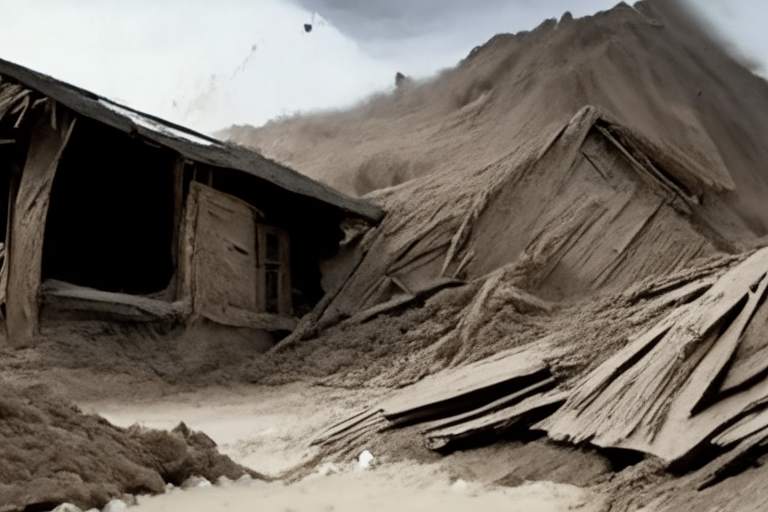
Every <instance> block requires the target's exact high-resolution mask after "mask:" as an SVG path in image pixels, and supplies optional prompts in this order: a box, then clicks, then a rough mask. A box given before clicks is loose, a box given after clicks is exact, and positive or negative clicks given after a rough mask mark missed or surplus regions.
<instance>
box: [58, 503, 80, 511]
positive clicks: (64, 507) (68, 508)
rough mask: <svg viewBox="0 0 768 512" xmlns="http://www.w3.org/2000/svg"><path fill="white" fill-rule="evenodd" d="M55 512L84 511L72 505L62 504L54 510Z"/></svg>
mask: <svg viewBox="0 0 768 512" xmlns="http://www.w3.org/2000/svg"><path fill="white" fill-rule="evenodd" d="M53 512H83V509H81V508H80V507H78V506H77V505H73V504H72V503H62V504H61V505H59V506H58V507H56V508H55V509H53Z"/></svg>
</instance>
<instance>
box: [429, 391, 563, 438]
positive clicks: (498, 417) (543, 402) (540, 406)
mask: <svg viewBox="0 0 768 512" xmlns="http://www.w3.org/2000/svg"><path fill="white" fill-rule="evenodd" d="M567 397H568V392H566V391H554V392H551V393H542V394H537V395H533V396H531V397H528V398H526V399H525V400H523V401H522V402H519V403H517V404H515V405H513V406H512V407H507V408H505V409H501V410H499V411H496V412H493V413H491V414H487V415H483V416H480V417H478V418H475V419H472V420H469V421H465V422H463V423H459V424H457V425H453V426H450V427H446V428H442V429H438V430H433V431H431V432H428V433H427V434H425V436H424V439H425V442H426V444H427V446H428V447H429V448H430V449H432V450H440V449H443V448H445V447H447V446H448V445H449V444H451V443H454V442H456V441H460V440H462V439H467V438H469V437H472V436H477V435H484V434H489V433H492V432H493V433H496V434H499V433H502V432H504V431H505V430H508V429H509V428H511V427H513V426H514V425H516V424H517V423H518V422H520V421H522V420H525V419H526V418H529V417H531V416H533V415H537V414H539V413H541V412H542V411H545V410H547V409H556V408H557V407H559V406H560V405H562V404H563V403H564V402H565V400H566V398H567Z"/></svg>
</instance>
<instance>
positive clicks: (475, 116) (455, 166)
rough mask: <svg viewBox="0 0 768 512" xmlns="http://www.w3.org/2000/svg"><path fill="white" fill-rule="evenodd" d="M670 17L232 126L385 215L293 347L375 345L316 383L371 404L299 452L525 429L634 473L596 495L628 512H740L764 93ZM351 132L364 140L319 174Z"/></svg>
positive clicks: (762, 307) (755, 502) (505, 46)
mask: <svg viewBox="0 0 768 512" xmlns="http://www.w3.org/2000/svg"><path fill="white" fill-rule="evenodd" d="M688 24H689V20H688V18H686V17H685V16H681V15H680V13H679V12H677V11H676V10H675V9H673V8H672V7H670V3H669V2H639V3H637V4H636V5H635V6H634V7H630V6H627V5H625V4H621V5H619V6H617V7H616V8H614V9H613V10H611V11H608V12H604V13H600V14H598V15H596V16H594V17H588V18H583V19H579V20H574V19H573V18H572V17H570V16H564V17H563V18H562V19H561V20H560V21H559V22H558V21H555V20H550V21H548V22H545V23H544V24H542V25H541V26H540V27H538V28H537V29H535V30H533V31H531V32H529V33H521V34H516V35H508V34H507V35H499V36H496V37H494V38H493V39H491V40H490V41H489V42H488V43H487V44H485V45H483V46H482V47H479V48H476V49H475V50H473V51H472V53H471V54H470V55H469V56H468V57H467V58H466V59H465V60H464V61H462V62H461V63H460V64H459V65H458V66H457V67H456V68H455V69H453V70H450V71H448V72H446V73H444V74H442V75H440V76H439V77H437V78H436V79H435V80H433V81H431V82H426V83H423V84H413V85H411V86H409V88H402V89H400V90H399V91H398V92H397V93H396V94H394V95H392V96H391V98H390V97H388V98H379V99H377V100H376V102H375V103H373V104H372V105H370V106H366V105H364V106H361V107H358V108H357V109H356V110H353V111H351V112H342V113H333V114H327V115H323V116H320V115H317V116H308V117H307V118H305V119H301V118H294V119H290V120H286V121H284V122H283V123H282V124H279V123H275V124H273V125H271V126H266V127H263V128H260V129H254V130H253V131H252V132H248V131H246V130H243V129H242V128H239V129H238V130H232V131H231V134H234V135H235V136H237V137H236V138H237V139H238V140H240V141H241V142H246V140H245V136H246V135H248V134H249V133H250V135H251V136H252V137H253V138H252V140H253V143H254V144H257V145H259V146H261V147H270V148H273V149H271V151H272V156H274V157H275V158H284V159H286V160H288V159H289V158H290V154H294V155H296V156H295V157H293V160H292V161H291V163H292V165H295V166H296V167H297V168H299V169H302V171H304V172H307V173H308V174H313V175H315V176H317V177H318V178H323V179H325V180H327V181H328V182H332V183H340V182H342V181H344V180H347V182H349V183H354V182H355V180H356V179H358V181H359V182H360V183H361V188H360V190H362V191H365V192H369V193H368V195H367V196H366V197H367V198H369V199H371V200H372V201H374V202H376V203H377V204H379V205H381V206H382V207H384V208H385V209H386V211H387V212H388V215H387V217H386V219H384V221H383V222H382V223H381V225H380V226H379V227H378V228H377V229H376V230H374V231H373V232H372V233H370V234H369V235H367V236H366V237H365V239H364V240H363V243H362V245H361V249H362V250H363V251H364V253H365V256H364V257H363V259H362V261H361V263H360V264H359V266H357V268H356V270H355V271H354V272H353V273H352V275H351V277H350V278H349V279H348V280H347V281H346V284H345V285H344V286H343V288H342V289H341V290H340V292H339V293H338V294H336V295H335V297H334V298H333V299H332V300H329V301H328V303H327V304H322V306H324V308H316V310H315V315H316V316H317V318H319V321H320V324H321V325H331V324H332V323H333V321H334V320H337V319H342V318H344V319H345V320H344V321H343V322H341V324H339V326H336V327H333V328H331V329H329V330H328V332H327V333H325V334H324V335H323V337H321V339H320V342H316V341H313V342H310V343H307V344H306V346H307V347H309V346H311V345H315V346H320V345H322V344H323V343H325V344H335V345H334V347H332V348H334V349H336V348H337V347H343V348H348V347H349V346H348V345H345V343H346V340H348V339H355V338H356V337H359V338H360V339H363V340H364V341H363V342H360V347H359V353H360V354H363V355H362V356H360V355H358V356H357V357H358V358H361V359H362V358H363V357H365V356H366V352H365V351H364V350H363V348H365V349H368V350H369V351H370V347H373V348H374V349H376V348H378V347H379V346H385V347H386V352H385V350H381V351H379V352H377V354H376V355H377V357H378V358H379V359H380V360H382V361H383V362H380V361H376V360H373V361H372V362H371V359H372V358H371V359H365V363H366V364H365V365H363V364H357V362H356V361H353V360H351V358H349V360H347V361H344V362H343V363H344V365H345V366H346V367H348V369H346V375H339V374H340V373H342V372H336V374H334V375H329V376H328V377H326V380H325V383H331V384H333V383H339V384H342V385H350V383H351V384H352V385H360V386H362V385H370V383H374V384H382V385H386V386H389V387H392V388H396V390H393V392H392V394H391V396H389V397H386V398H385V399H383V400H378V399H377V400H376V402H375V403H372V404H369V405H370V407H367V408H364V409H363V410H362V411H360V412H358V414H356V415H351V416H349V417H347V418H346V419H344V420H343V421H341V422H338V423H336V424H334V425H329V426H328V428H327V429H325V430H324V431H322V432H320V433H319V434H318V436H317V437H316V439H315V440H314V442H315V444H317V445H321V446H323V447H324V448H326V449H327V450H328V453H331V454H334V456H335V453H341V454H342V455H345V454H347V453H349V452H350V451H351V450H354V449H357V450H358V453H359V451H360V450H362V449H363V448H365V449H369V448H370V449H372V450H373V449H376V448H377V446H376V445H375V444H374V443H376V442H377V440H378V439H382V440H384V441H385V442H384V443H382V444H381V445H380V448H381V449H382V450H383V449H385V448H386V447H387V446H388V445H387V444H386V440H387V439H388V438H389V436H392V439H394V441H393V442H392V444H393V445H394V444H395V443H399V440H400V439H401V438H399V437H398V434H397V433H396V432H397V431H402V433H403V435H404V436H405V435H407V434H409V433H415V434H417V435H416V436H414V437H413V438H408V439H415V440H416V441H417V444H419V445H421V444H424V445H425V446H426V447H427V448H429V449H431V450H434V451H441V452H450V451H452V450H456V449H459V450H461V449H463V448H466V447H472V446H476V445H477V444H482V443H487V442H492V441H495V440H498V439H499V438H503V437H504V436H514V435H520V434H522V435H523V436H529V435H534V434H535V435H541V436H546V437H547V438H548V439H549V440H550V441H551V442H552V443H569V444H572V445H577V446H580V447H583V446H590V447H593V448H596V449H599V450H601V451H603V452H604V453H611V454H612V455H614V456H616V457H617V458H620V459H624V460H627V461H629V460H634V461H642V463H638V464H639V467H638V469H637V472H636V473H634V474H635V475H636V476H637V478H636V480H634V481H631V482H628V489H629V490H627V489H620V490H619V491H618V493H617V495H616V496H617V501H622V500H620V499H619V498H622V495H624V496H626V497H631V496H637V495H638V494H639V493H637V492H636V491H637V489H638V488H641V487H644V486H648V487H649V488H650V490H649V493H648V494H649V496H651V497H653V499H655V500H657V501H656V502H654V506H648V508H647V509H653V510H680V509H685V510H698V509H700V508H704V509H711V508H712V503H713V502H711V500H712V499H719V501H720V502H722V503H720V502H718V503H717V504H718V505H721V504H722V507H718V510H747V509H749V510H764V509H765V507H766V504H768V496H766V495H765V494H764V493H763V492H762V491H761V489H763V488H764V478H765V473H764V471H765V466H763V468H758V469H754V470H753V471H746V472H744V473H739V472H740V471H741V470H743V469H745V468H749V467H750V466H751V465H752V463H753V462H754V460H755V459H759V460H760V461H761V462H765V460H766V458H768V457H767V456H766V453H768V407H767V406H768V363H767V362H766V361H768V337H767V336H766V328H767V326H768V301H766V298H767V297H768V292H767V290H768V277H766V276H768V249H766V248H765V245H766V233H768V208H766V207H765V204H766V203H765V197H766V194H768V172H766V168H765V162H766V161H768V143H767V142H766V139H765V137H763V135H762V134H763V133H765V129H767V128H768V116H766V112H768V109H767V108H766V107H768V83H766V81H765V80H763V79H762V78H759V77H756V76H755V75H754V74H752V73H751V72H750V71H749V70H748V69H746V68H744V67H743V66H741V65H740V64H739V63H738V62H737V61H735V60H734V59H733V58H732V57H731V56H729V55H728V54H727V53H726V52H723V51H721V50H720V49H719V48H718V45H717V43H716V42H713V41H711V40H710V39H709V38H708V37H707V36H706V34H704V33H702V32H701V31H699V30H698V29H697V28H696V27H691V26H689V25H688ZM417 106H418V108H416V107H417ZM366 109H367V110H366ZM302 123H304V124H303V125H302ZM324 124H327V125H330V126H333V127H334V128H335V129H334V130H333V131H331V130H326V131H323V130H321V129H319V128H322V127H323V126H324ZM304 126H307V127H308V128H311V129H305V130H302V129H300V128H302V127H304ZM318 127H319V128H318ZM316 133H332V134H333V135H332V136H331V135H328V136H326V137H325V138H322V137H314V138H312V137H309V136H308V134H309V135H312V136H314V135H315V134H316ZM358 133H366V135H367V137H368V138H369V140H375V141H376V143H375V145H374V144H373V143H371V144H370V147H369V148H367V149H368V152H367V153H365V154H364V153H363V150H362V149H361V148H360V146H354V147H355V150H356V152H355V153H352V154H350V155H349V156H348V157H347V159H348V161H347V162H346V166H345V165H344V164H345V162H343V161H341V160H342V159H340V158H335V159H334V164H335V166H334V167H331V166H326V167H325V168H322V163H323V161H322V157H323V156H326V158H327V155H329V154H334V155H336V154H338V153H333V151H332V148H334V147H336V146H337V145H339V146H340V145H344V146H347V147H353V144H351V141H357V139H356V136H357V134H358ZM238 134H239V135H238ZM289 134H291V135H292V136H293V137H294V140H291V139H290V136H289ZM374 134H375V135H374ZM272 142H274V144H271V143H272ZM313 144H314V146H313ZM298 146H301V147H303V148H305V150H304V151H302V152H301V153H300V154H299V152H294V153H290V150H291V149H294V148H295V147H298ZM275 148H276V149H275ZM390 154H397V155H398V156H399V157H400V158H402V159H403V160H406V159H409V158H410V159H411V160H412V163H413V165H412V166H411V168H413V169H415V170H414V171H413V173H412V175H408V176H405V178H404V179H401V178H402V175H401V174H398V171H399V168H401V167H403V165H400V164H399V163H398V162H395V164H396V165H393V166H392V167H391V168H390V167H389V163H390V161H389V160H388V159H387V158H384V157H382V156H381V155H390ZM361 162H362V164H361ZM418 162H422V164H419V165H416V163H418ZM326 163H327V160H326ZM363 164H364V165H363ZM374 164H376V165H378V167H376V165H374ZM313 166H315V167H313ZM345 167H346V169H344V168H345ZM371 168H375V170H377V173H371V174H370V175H369V174H367V173H368V169H371ZM328 169H333V170H337V169H341V170H344V171H346V172H345V173H344V174H342V175H341V176H331V175H328V174H325V175H323V174H322V172H326V171H328ZM387 170H389V173H387V172H385V171H387ZM321 171H322V172H321ZM378 171H380V172H378ZM417 171H418V172H417ZM371 177H376V178H377V179H378V180H379V181H378V182H377V183H374V182H373V181H372V180H371V179H369V178H371ZM363 184H364V185H365V187H363V186H362V185H363ZM371 190H372V191H371ZM446 282H450V283H451V284H452V285H453V287H454V288H453V289H451V290H444V291H442V292H439V293H438V294H436V295H435V296H433V297H431V298H429V299H426V300H423V301H419V300H416V299H418V297H419V294H420V292H421V291H422V290H425V289H431V288H434V287H435V286H437V285H440V284H441V283H446ZM409 297H410V299H409ZM408 300H412V302H410V303H409V302H407V301H408ZM411 305H415V307H411ZM320 309H322V311H320ZM419 310H421V311H423V313H420V311H419ZM377 315H378V317H377ZM388 324H392V325H394V327H393V328H391V329H390V330H389V331H387V332H385V335H386V336H387V337H385V336H384V335H379V331H385V329H386V328H387V327H388ZM334 329H335V330H334ZM299 331H300V330H297V332H299ZM296 337H297V336H293V337H292V339H296ZM307 338H309V336H307ZM362 343H365V344H366V346H365V347H362ZM284 347H285V351H286V355H285V357H286V358H288V357H291V358H294V359H295V358H296V357H297V354H299V355H300V354H302V350H304V351H305V353H310V352H309V350H308V349H306V348H304V347H303V346H302V345H300V344H298V343H295V344H288V343H286V344H285V345H284ZM356 348H357V347H356ZM289 350H293V352H289ZM321 350H323V349H322V347H321V348H317V350H316V352H314V353H310V355H311V358H310V357H308V358H307V359H308V360H310V359H311V360H312V361H314V360H319V359H321V355H322V354H323V352H320V351H321ZM277 351H278V352H279V351H280V349H278V350H277ZM331 353H332V352H331V350H330V349H328V350H326V351H325V354H331ZM391 353H392V355H390V354H391ZM310 363H311V362H310ZM341 366H342V364H341V363H340V364H338V365H336V367H341ZM336 367H335V368H336ZM259 369H260V368H259ZM529 431H530V432H533V433H534V434H531V433H530V432H529ZM350 446H352V447H353V448H350ZM643 468H645V469H646V470H648V473H642V472H641V469H643ZM659 468H661V469H659ZM656 469H659V471H658V473H656V472H654V471H655V470H656ZM632 471H633V470H628V473H627V474H628V475H631V474H632ZM649 475H652V476H658V477H659V479H664V478H670V480H671V479H672V478H673V476H677V477H680V478H676V479H674V483H669V485H667V484H664V485H660V486H656V484H655V483H653V482H652V480H653V479H652V478H651V477H650V476H649ZM734 475H736V476H734ZM729 477H733V478H729ZM628 478H630V479H631V478H632V477H631V476H630V477H628ZM616 481H617V482H619V483H618V484H617V486H616V488H615V489H618V488H619V485H620V484H621V482H624V483H627V482H626V481H624V480H621V478H619V479H617V480H616ZM734 482H737V483H738V482H741V483H743V482H747V485H748V486H749V487H750V488H752V489H754V490H755V491H756V492H755V493H751V494H750V495H748V496H747V495H746V493H745V495H744V496H743V497H740V494H739V493H740V490H739V491H737V492H734V491H733V489H734V488H736V486H737V484H736V483H734ZM730 486H733V487H730ZM729 488H730V490H728V489H729ZM615 489H614V490H615ZM681 491H690V492H681ZM718 492H720V493H722V494H721V495H720V496H719V498H718ZM729 493H730V494H729ZM737 497H738V499H737ZM627 499H629V498H627ZM688 499H694V500H698V501H699V502H700V503H701V507H700V508H696V507H691V506H690V505H688V504H687V503H686V500H688ZM739 500H741V501H739ZM625 501H626V500H625ZM646 504H647V502H646V503H643V504H642V505H641V504H640V503H635V504H629V505H630V506H627V507H626V508H628V509H629V510H635V509H639V508H641V507H642V506H645V505H646ZM624 505H626V503H624ZM679 505H682V506H679ZM676 507H677V508H676ZM748 507H752V508H748ZM614 509H615V510H623V509H625V507H624V506H623V505H621V504H619V505H616V506H615V508H614Z"/></svg>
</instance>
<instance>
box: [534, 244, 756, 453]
mask: <svg viewBox="0 0 768 512" xmlns="http://www.w3.org/2000/svg"><path fill="white" fill-rule="evenodd" d="M766 272H768V249H763V250H761V251H758V252H756V253H755V254H753V255H752V256H751V257H749V258H748V259H747V260H745V261H744V262H743V263H741V264H739V265H738V266H736V267H735V268H733V269H731V270H730V271H729V272H727V273H726V274H725V275H723V276H722V277H721V278H720V279H719V280H718V281H717V283H716V284H715V285H714V286H713V287H712V288H710V289H709V290H708V291H707V292H706V293H705V294H704V295H702V296H701V297H700V298H699V299H697V300H696V301H694V302H692V303H691V304H689V305H687V306H684V307H682V308H678V311H677V312H675V313H673V314H672V315H670V317H667V319H665V320H663V321H662V322H661V323H660V324H658V325H657V326H656V327H655V328H654V329H652V330H651V331H649V333H648V334H647V335H646V336H643V337H641V340H643V341H644V342H645V344H643V343H640V342H639V340H638V342H636V343H633V344H631V345H630V346H629V347H627V348H626V349H624V350H622V351H621V352H619V354H617V355H616V356H614V357H613V358H611V359H610V360H609V361H607V362H606V363H604V364H603V365H602V366H601V367H599V368H598V370H596V371H595V372H594V373H593V374H592V375H591V376H589V377H588V378H587V379H586V380H585V381H584V382H583V383H582V384H581V385H580V386H579V387H578V388H577V389H576V391H575V393H574V394H573V396H572V397H571V398H570V399H569V400H568V402H567V403H566V405H565V406H564V407H563V408H562V409H561V410H560V411H558V413H556V414H555V415H553V416H552V417H551V418H548V419H547V420H545V421H543V422H542V424H541V425H540V426H541V427H542V428H543V429H544V430H546V431H547V432H548V433H549V435H550V437H552V438H554V439H557V440H570V441H573V442H576V443H578V442H583V441H590V442H592V443H593V444H595V445H598V446H602V447H614V448H626V449H632V450H637V451H642V452H645V453H651V454H653V455H656V456H658V457H659V458H661V459H662V460H666V461H668V462H670V463H672V462H675V461H679V460H681V459H683V458H684V457H686V456H687V455H689V454H691V453H692V452H693V451H694V450H695V448H696V447H698V446H700V445H702V444H703V443H705V442H706V441H707V439H709V438H711V436H712V435H714V433H715V432H716V431H717V430H718V429H720V428H722V426H723V425H727V424H728V423H729V422H732V421H733V420H735V419H737V418H738V417H740V416H742V415H744V414H746V413H748V412H749V411H750V410H753V409H754V408H755V407H757V406H758V405H759V403H761V402H763V401H765V400H766V391H767V390H768V384H765V383H761V384H760V385H759V386H755V387H753V388H750V389H749V390H747V391H745V392H743V393H740V394H736V395H733V396H730V397H726V398H723V399H721V400H720V401H718V402H716V403H714V404H713V405H711V406H709V407H707V408H705V409H704V410H702V411H701V412H698V414H695V415H693V416H692V415H691V412H692V411H691V408H692V406H694V405H696V404H701V403H702V398H704V397H705V396H707V394H708V393H711V390H712V389H713V388H712V387H711V386H710V381H709V380H708V379H710V378H713V379H717V378H718V376H719V375H721V374H722V373H721V372H722V371H723V369H724V368H725V365H726V364H727V363H728V361H729V360H730V355H731V354H732V353H733V350H734V345H735V343H736V341H734V340H738V338H739V337H740V335H741V331H742V330H743V328H744V326H745V325H746V323H748V321H749V319H750V318H751V316H752V314H753V313H754V310H755V308H756V306H757V304H758V303H759V298H756V296H757V295H760V294H762V293H764V292H765V288H764V284H765V283H763V287H762V288H761V289H758V288H757V285H758V284H759V283H760V282H761V281H762V280H763V279H764V278H765V275H766ZM748 296H750V298H749V300H747V297H748ZM734 314H738V316H736V317H734ZM671 318H674V321H670V319H671ZM729 319H734V321H733V323H731V324H729V323H728V322H729ZM729 325H730V327H728V326H729ZM725 327H728V328H725ZM721 331H723V332H722V334H723V336H721ZM659 336H661V337H659ZM653 340H657V341H656V342H655V343H652V341H653ZM720 343H723V346H720V347H718V344H720ZM710 347H717V348H715V349H714V350H710Z"/></svg>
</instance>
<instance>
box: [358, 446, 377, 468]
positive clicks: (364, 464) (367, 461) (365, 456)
mask: <svg viewBox="0 0 768 512" xmlns="http://www.w3.org/2000/svg"><path fill="white" fill-rule="evenodd" d="M374 458H375V457H374V456H373V454H372V453H371V452H369V451H368V450H365V451H364V452H363V453H361V454H360V456H359V457H358V458H357V466H358V467H359V468H360V469H368V468H369V467H371V463H372V462H373V459H374Z"/></svg>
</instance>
